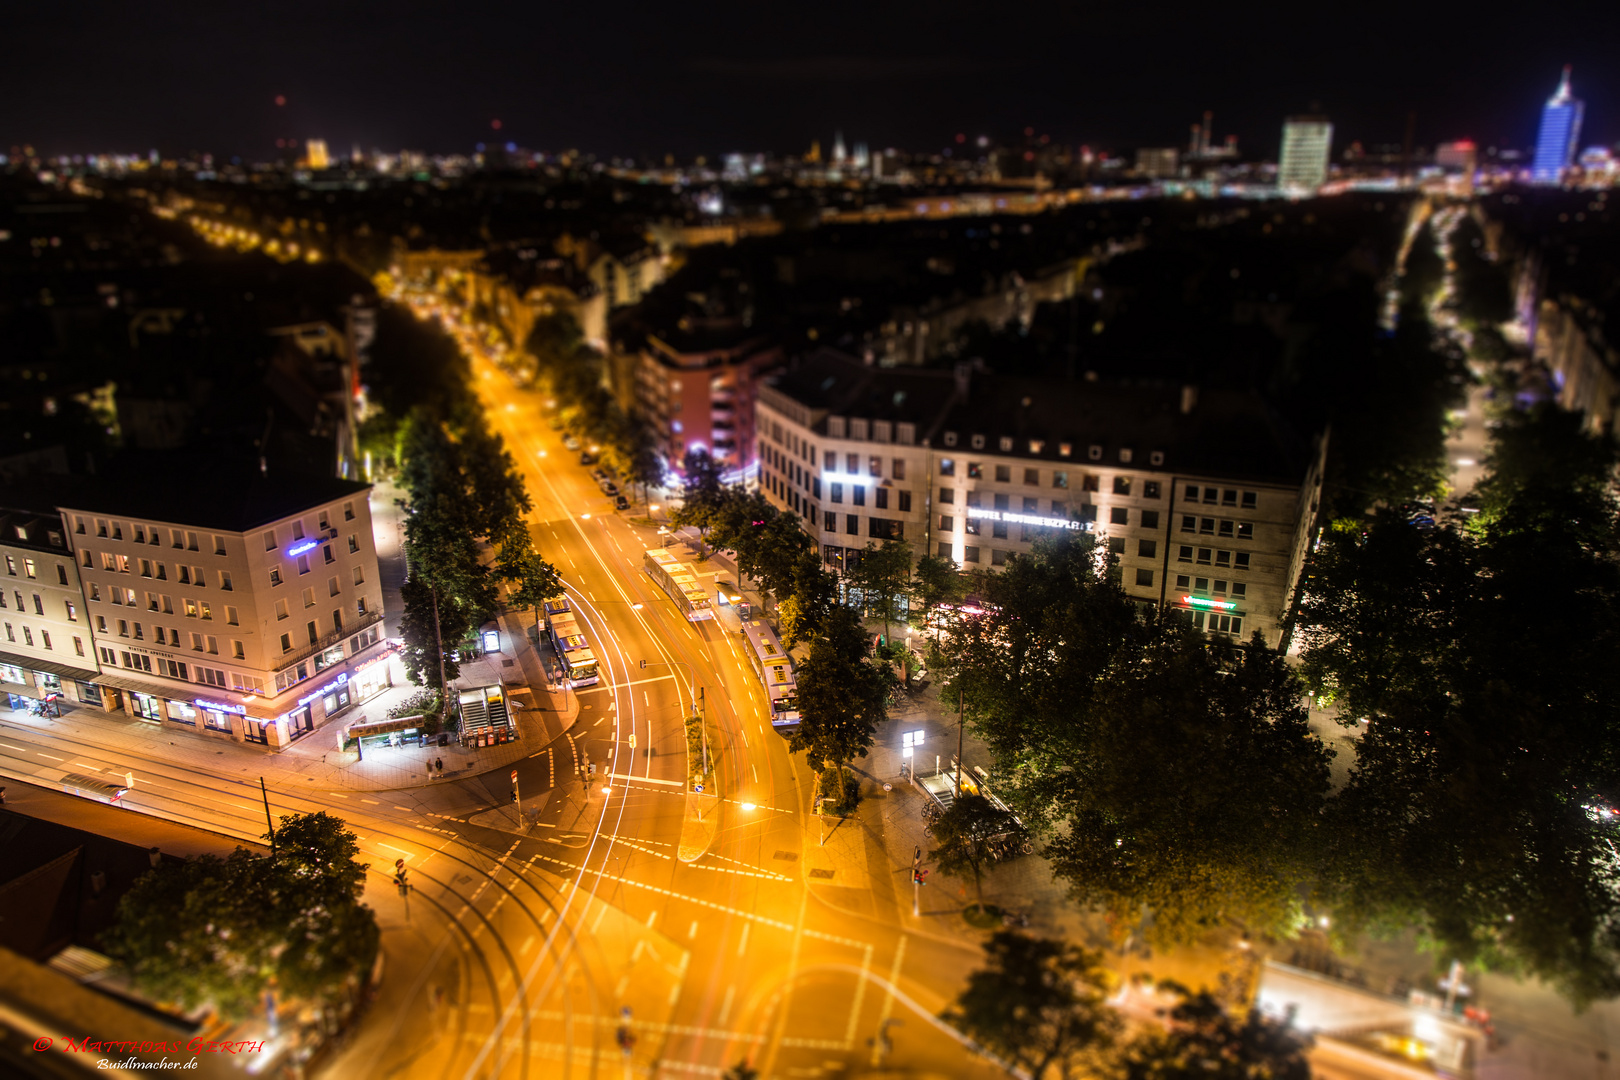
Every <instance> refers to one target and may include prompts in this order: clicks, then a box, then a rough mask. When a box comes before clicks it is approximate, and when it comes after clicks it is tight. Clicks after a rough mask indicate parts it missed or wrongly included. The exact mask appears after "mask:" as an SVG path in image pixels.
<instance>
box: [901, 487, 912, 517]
mask: <svg viewBox="0 0 1620 1080" xmlns="http://www.w3.org/2000/svg"><path fill="white" fill-rule="evenodd" d="M900 512H901V513H902V514H908V513H910V512H911V492H909V491H902V492H900Z"/></svg>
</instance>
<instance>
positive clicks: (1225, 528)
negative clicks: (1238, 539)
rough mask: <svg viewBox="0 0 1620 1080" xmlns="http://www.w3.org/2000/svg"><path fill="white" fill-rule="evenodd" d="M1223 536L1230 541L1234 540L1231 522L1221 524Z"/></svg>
mask: <svg viewBox="0 0 1620 1080" xmlns="http://www.w3.org/2000/svg"><path fill="white" fill-rule="evenodd" d="M1221 535H1222V536H1224V537H1226V538H1227V539H1228V540H1230V539H1231V538H1232V522H1230V521H1222V522H1221Z"/></svg>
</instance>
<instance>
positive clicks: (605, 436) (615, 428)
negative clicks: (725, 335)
mask: <svg viewBox="0 0 1620 1080" xmlns="http://www.w3.org/2000/svg"><path fill="white" fill-rule="evenodd" d="M524 356H525V361H524V363H525V364H526V365H527V364H532V365H533V367H532V369H530V368H528V367H527V366H526V367H525V368H524V370H523V371H522V372H521V373H520V378H523V379H525V380H527V381H531V382H533V383H537V384H538V385H540V386H542V387H543V388H544V389H545V391H546V392H547V393H548V394H550V395H551V396H552V397H553V398H555V399H556V401H557V403H558V411H559V414H560V416H561V418H562V421H563V423H564V424H566V425H567V426H568V427H569V428H570V429H571V430H573V431H576V432H578V433H579V434H581V435H583V436H584V437H585V438H586V439H588V440H590V442H591V443H592V444H594V445H596V446H598V447H600V448H601V455H602V460H603V462H604V463H605V464H606V465H607V466H608V467H609V468H611V469H612V470H613V471H614V472H616V473H618V474H619V476H621V477H623V478H624V479H625V480H626V481H628V482H629V483H632V484H639V485H640V486H641V489H642V498H643V499H645V498H646V492H647V488H649V487H658V486H662V485H663V483H664V476H665V469H664V460H663V457H662V455H661V454H660V453H659V450H658V443H657V439H656V436H655V435H654V433H653V431H652V429H651V428H650V427H648V426H647V425H646V424H641V423H637V422H636V421H635V419H634V418H633V417H630V416H628V415H627V414H626V413H625V411H624V409H623V408H621V407H620V405H619V402H618V400H617V399H615V398H614V396H613V395H612V394H611V393H610V392H609V391H608V389H607V387H606V386H605V385H604V380H603V372H602V357H601V354H600V353H598V352H597V351H596V350H595V349H592V348H591V347H590V345H588V344H587V343H586V341H585V335H584V333H583V332H582V331H581V330H580V327H579V322H578V321H577V320H576V319H575V318H574V316H573V315H572V314H570V313H569V312H567V311H561V310H559V311H554V312H552V313H550V314H547V315H543V316H541V317H540V318H539V319H536V320H535V323H534V327H533V328H532V329H531V330H530V331H529V338H528V340H527V341H526V342H525V343H524Z"/></svg>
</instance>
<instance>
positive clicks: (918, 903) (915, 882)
mask: <svg viewBox="0 0 1620 1080" xmlns="http://www.w3.org/2000/svg"><path fill="white" fill-rule="evenodd" d="M920 869H922V848H920V847H919V848H918V849H917V850H916V852H915V853H914V854H913V855H912V856H911V917H912V918H914V919H915V918H917V917H918V916H919V915H921V914H922V875H920V874H919V873H917V871H918V870H920Z"/></svg>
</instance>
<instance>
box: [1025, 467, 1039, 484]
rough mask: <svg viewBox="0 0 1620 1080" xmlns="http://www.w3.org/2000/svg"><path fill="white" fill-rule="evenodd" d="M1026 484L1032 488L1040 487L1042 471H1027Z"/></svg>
mask: <svg viewBox="0 0 1620 1080" xmlns="http://www.w3.org/2000/svg"><path fill="white" fill-rule="evenodd" d="M1024 483H1026V484H1028V485H1029V486H1030V487H1039V486H1040V483H1041V470H1039V469H1025V470H1024Z"/></svg>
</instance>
